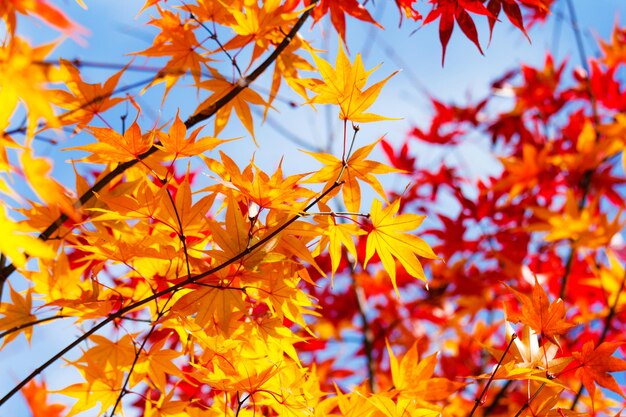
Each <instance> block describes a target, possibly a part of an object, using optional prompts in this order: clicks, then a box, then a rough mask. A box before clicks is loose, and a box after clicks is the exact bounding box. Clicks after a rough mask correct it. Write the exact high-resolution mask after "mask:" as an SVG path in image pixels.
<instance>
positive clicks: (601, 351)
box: [572, 340, 626, 404]
mask: <svg viewBox="0 0 626 417" xmlns="http://www.w3.org/2000/svg"><path fill="white" fill-rule="evenodd" d="M621 345H623V342H604V343H602V344H600V345H599V346H598V347H597V348H596V347H595V344H594V343H593V341H592V340H589V341H587V342H585V344H584V345H583V347H582V350H581V351H580V352H572V357H573V358H574V359H575V360H576V361H578V362H579V364H580V365H579V368H577V369H576V374H575V375H576V377H577V378H580V379H581V380H582V384H583V386H584V387H585V388H586V389H587V391H588V392H589V396H590V397H591V401H592V404H593V398H594V396H595V392H596V384H598V385H600V386H601V387H603V388H606V389H608V390H611V391H613V392H614V393H616V394H619V395H621V396H622V397H623V398H625V399H626V396H624V392H623V391H622V389H621V388H620V386H619V384H618V383H617V381H615V378H613V376H612V375H609V372H622V371H626V361H624V360H623V359H620V358H617V357H615V356H614V352H615V350H616V349H617V348H618V347H620V346H621Z"/></svg>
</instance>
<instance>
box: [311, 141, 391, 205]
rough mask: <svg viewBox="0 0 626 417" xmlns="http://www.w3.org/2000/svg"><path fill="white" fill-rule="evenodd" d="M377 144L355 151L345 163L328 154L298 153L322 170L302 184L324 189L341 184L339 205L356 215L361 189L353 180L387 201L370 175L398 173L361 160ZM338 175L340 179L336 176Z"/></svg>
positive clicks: (375, 163)
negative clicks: (310, 157)
mask: <svg viewBox="0 0 626 417" xmlns="http://www.w3.org/2000/svg"><path fill="white" fill-rule="evenodd" d="M378 142H380V139H379V140H377V141H376V142H374V143H372V144H370V145H367V146H364V147H362V148H359V149H357V150H356V151H354V153H352V155H350V157H349V158H348V160H347V161H345V163H344V162H342V161H341V160H340V159H339V158H337V157H336V156H334V155H331V154H326V153H319V152H307V151H302V152H304V153H306V154H308V155H311V156H312V157H313V158H315V159H317V160H318V161H319V162H321V163H322V164H324V167H323V168H322V169H321V170H319V171H317V172H316V173H315V174H313V175H312V176H311V177H310V178H308V179H307V180H306V182H308V183H318V182H326V188H328V187H330V186H332V184H334V183H335V182H336V181H344V184H343V185H342V187H341V191H342V194H343V202H344V204H345V205H346V209H347V210H348V211H350V212H353V213H356V212H358V211H359V209H360V207H361V187H360V186H359V182H358V181H357V180H360V181H363V182H365V183H367V184H369V185H370V186H371V187H372V188H373V189H374V191H376V192H377V193H378V195H380V196H381V197H382V198H384V199H385V201H387V200H386V193H385V190H384V189H383V186H382V185H381V184H380V182H379V181H378V179H376V177H375V176H374V175H373V174H389V173H393V172H402V171H401V170H399V169H395V168H392V167H390V166H388V165H385V164H383V163H380V162H376V161H371V160H367V159H365V158H366V157H367V156H368V155H369V154H370V152H372V150H373V149H374V147H376V145H378ZM340 174H341V177H339V175H340Z"/></svg>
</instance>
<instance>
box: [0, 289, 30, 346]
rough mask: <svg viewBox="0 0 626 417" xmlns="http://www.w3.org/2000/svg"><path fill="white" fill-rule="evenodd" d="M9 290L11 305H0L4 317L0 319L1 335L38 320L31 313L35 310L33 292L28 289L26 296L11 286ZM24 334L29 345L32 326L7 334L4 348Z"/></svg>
mask: <svg viewBox="0 0 626 417" xmlns="http://www.w3.org/2000/svg"><path fill="white" fill-rule="evenodd" d="M9 290H10V291H11V304H9V303H2V304H1V305H0V315H2V316H3V317H1V318H0V333H1V332H3V331H5V330H12V329H14V328H15V327H18V326H20V325H22V324H26V323H31V322H33V321H35V320H37V316H35V315H34V314H32V313H31V311H32V309H33V297H32V295H33V292H32V290H31V289H28V290H27V291H26V295H25V296H22V295H21V294H20V293H19V292H17V291H15V290H14V289H13V287H11V286H10V285H9ZM22 332H23V333H24V336H25V337H26V340H28V343H30V339H31V337H32V335H33V327H32V326H28V327H25V328H24V329H22V330H20V331H15V332H12V333H9V334H7V335H6V336H5V337H4V340H3V341H2V347H4V346H5V345H6V344H7V343H9V342H11V341H12V340H13V339H15V338H16V337H17V336H18V335H19V334H20V333H22Z"/></svg>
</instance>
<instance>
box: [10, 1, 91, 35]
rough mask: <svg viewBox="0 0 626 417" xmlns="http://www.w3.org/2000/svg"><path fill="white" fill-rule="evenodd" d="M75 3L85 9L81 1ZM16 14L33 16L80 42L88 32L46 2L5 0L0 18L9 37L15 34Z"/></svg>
mask: <svg viewBox="0 0 626 417" xmlns="http://www.w3.org/2000/svg"><path fill="white" fill-rule="evenodd" d="M77 3H78V4H80V5H81V7H83V8H84V9H86V8H87V7H86V6H85V3H83V1H82V0H77ZM16 13H21V14H23V15H26V16H28V15H31V14H32V15H34V16H36V17H37V18H39V19H40V20H41V21H42V22H44V23H45V24H47V25H49V26H52V27H54V28H57V29H59V30H61V31H62V32H63V33H65V34H66V35H68V36H71V37H73V38H74V39H76V40H77V41H80V40H81V39H80V37H79V35H87V34H89V31H88V30H87V29H85V28H84V27H82V26H80V25H78V24H77V23H75V22H73V21H72V20H70V19H69V18H68V17H67V16H66V15H65V14H64V13H63V12H62V11H61V10H59V9H58V8H57V7H55V6H53V5H52V4H50V3H49V2H47V1H46V0H37V1H32V0H6V1H3V2H2V4H1V5H0V17H1V18H2V19H3V20H4V21H5V22H6V24H7V28H8V31H9V33H10V34H11V35H14V34H15V27H16V16H15V15H16Z"/></svg>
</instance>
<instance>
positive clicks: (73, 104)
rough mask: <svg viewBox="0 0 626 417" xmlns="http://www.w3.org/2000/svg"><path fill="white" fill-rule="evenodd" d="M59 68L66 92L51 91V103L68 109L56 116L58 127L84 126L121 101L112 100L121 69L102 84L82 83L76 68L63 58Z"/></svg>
mask: <svg viewBox="0 0 626 417" xmlns="http://www.w3.org/2000/svg"><path fill="white" fill-rule="evenodd" d="M61 68H62V70H61V71H60V73H61V77H62V78H63V79H65V85H66V86H67V88H68V89H69V92H68V91H64V90H55V91H53V94H54V95H53V97H52V102H53V103H54V104H56V105H57V106H59V107H61V108H64V109H68V110H69V111H68V112H66V113H64V114H62V115H60V116H59V120H60V121H61V123H62V124H64V125H68V124H73V123H78V124H79V125H83V124H87V123H89V122H90V121H91V119H93V117H94V116H96V115H98V114H101V113H103V112H105V111H107V110H108V109H110V108H111V107H113V106H115V105H116V104H118V103H120V102H122V101H124V100H125V98H123V97H115V98H113V97H112V95H113V94H114V92H115V87H116V86H117V83H118V82H119V80H120V77H121V76H122V74H123V73H124V70H125V68H124V69H122V70H121V71H118V72H117V73H115V74H114V75H113V76H111V77H110V78H109V79H108V80H106V81H105V83H104V84H100V83H98V84H88V83H86V82H84V81H83V79H82V77H81V74H80V71H79V70H78V68H76V67H75V66H74V65H72V63H70V62H69V61H66V60H64V59H62V60H61Z"/></svg>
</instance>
